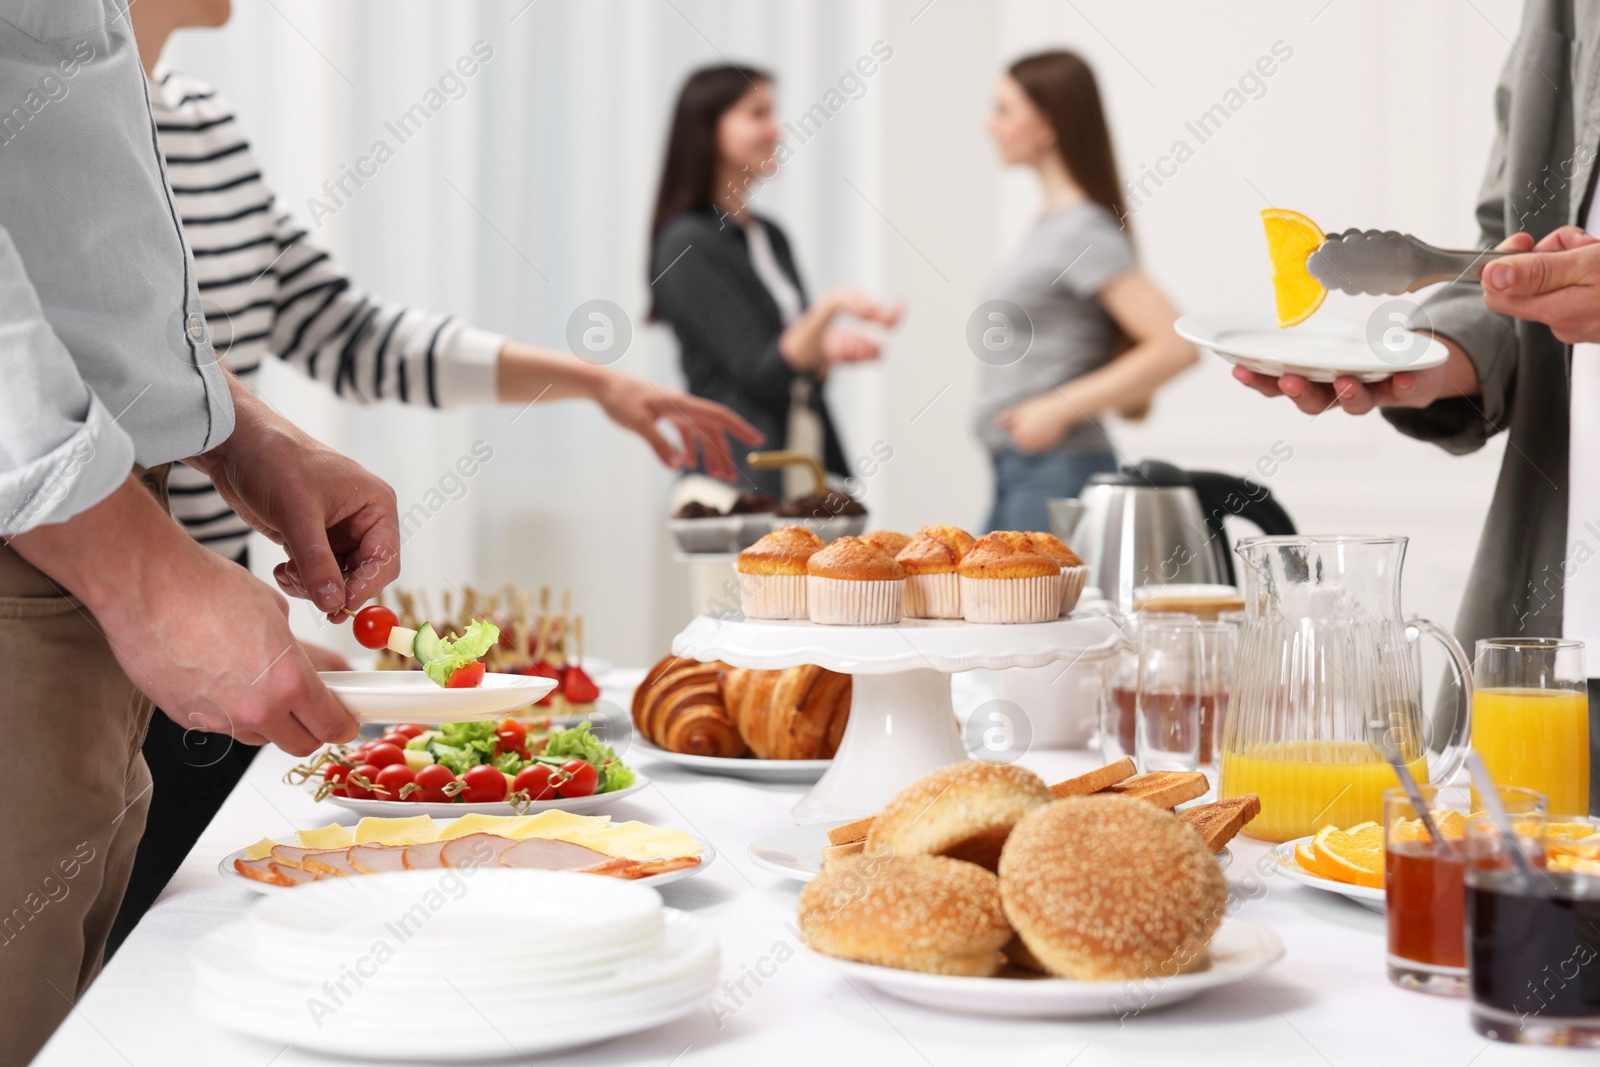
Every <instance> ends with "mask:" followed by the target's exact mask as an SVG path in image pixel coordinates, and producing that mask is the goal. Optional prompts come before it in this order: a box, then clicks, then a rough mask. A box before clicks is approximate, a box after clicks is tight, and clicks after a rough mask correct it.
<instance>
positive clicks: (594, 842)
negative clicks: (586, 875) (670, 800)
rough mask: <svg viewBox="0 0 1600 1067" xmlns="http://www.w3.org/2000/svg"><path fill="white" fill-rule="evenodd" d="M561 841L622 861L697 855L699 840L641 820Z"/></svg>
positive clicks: (568, 836) (576, 835) (575, 834)
mask: <svg viewBox="0 0 1600 1067" xmlns="http://www.w3.org/2000/svg"><path fill="white" fill-rule="evenodd" d="M562 840H563V841H570V842H572V843H573V844H575V845H583V846H584V847H586V848H592V849H594V850H595V851H596V852H603V853H605V854H606V855H607V856H611V857H613V858H615V859H622V860H652V859H677V858H679V857H682V856H698V855H700V843H699V842H698V841H696V840H695V839H694V838H692V837H690V836H689V835H688V834H686V833H684V832H683V831H682V830H669V829H666V828H665V827H661V826H651V825H650V824H649V823H642V822H624V823H616V824H615V825H612V826H607V827H605V828H604V829H602V830H592V831H587V832H578V833H573V834H569V835H567V836H566V837H563V838H562Z"/></svg>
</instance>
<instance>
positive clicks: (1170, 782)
mask: <svg viewBox="0 0 1600 1067" xmlns="http://www.w3.org/2000/svg"><path fill="white" fill-rule="evenodd" d="M1209 788H1211V785H1210V783H1209V782H1207V781H1206V776H1205V775H1204V774H1202V773H1201V772H1199V771H1151V772H1150V773H1148V774H1141V775H1139V776H1138V777H1136V778H1128V779H1125V780H1123V781H1121V782H1118V783H1117V784H1116V785H1113V786H1108V787H1107V788H1105V789H1103V790H1101V792H1105V793H1118V794H1120V795H1122V796H1125V797H1138V798H1139V799H1140V800H1148V801H1149V802H1150V803H1152V804H1154V805H1155V806H1156V807H1158V808H1175V807H1177V806H1178V805H1179V804H1182V803H1183V802H1184V801H1185V800H1193V799H1194V798H1195V797H1198V796H1204V795H1205V792H1206V790H1207V789H1209Z"/></svg>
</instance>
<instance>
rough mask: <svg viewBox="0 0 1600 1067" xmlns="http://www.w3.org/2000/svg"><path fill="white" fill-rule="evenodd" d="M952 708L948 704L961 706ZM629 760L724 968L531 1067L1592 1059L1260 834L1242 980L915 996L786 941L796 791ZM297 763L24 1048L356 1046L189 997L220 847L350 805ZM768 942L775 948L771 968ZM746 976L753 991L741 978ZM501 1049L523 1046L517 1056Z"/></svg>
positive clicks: (51, 1061)
mask: <svg viewBox="0 0 1600 1067" xmlns="http://www.w3.org/2000/svg"><path fill="white" fill-rule="evenodd" d="M606 695H607V697H608V698H609V699H612V700H615V701H617V702H619V703H621V704H622V706H624V707H626V703H625V697H626V693H625V692H623V691H616V690H608V692H607V694H606ZM961 704H962V702H961V701H960V700H959V699H958V701H957V706H958V708H960V707H961ZM967 706H968V707H970V706H971V702H970V701H969V702H968V704H967ZM630 762H631V763H633V764H634V765H635V766H637V767H638V769H639V770H641V771H643V772H644V773H646V774H648V775H649V776H650V777H651V778H652V780H653V784H652V786H651V788H649V789H646V790H644V791H643V792H641V793H639V794H637V795H636V796H634V797H632V798H629V799H628V800H625V801H622V802H619V803H618V804H617V805H616V807H615V809H614V811H613V812H612V814H613V815H614V817H615V818H616V819H618V820H621V819H643V820H646V821H649V822H652V823H658V824H661V825H665V826H676V827H681V828H683V829H686V830H688V831H689V832H691V833H693V834H695V835H697V836H699V837H701V838H703V839H705V840H708V841H710V842H711V843H712V844H713V845H714V846H715V848H716V850H717V852H718V857H717V860H716V862H715V863H714V864H713V865H712V866H711V867H709V868H708V869H707V870H706V871H704V872H703V873H701V874H699V875H697V876H696V877H693V878H689V879H687V880H685V881H681V882H678V883H676V884H673V885H670V886H667V887H665V888H664V889H663V890H662V896H663V897H664V898H665V900H666V902H667V904H668V905H670V906H672V907H676V908H682V909H686V910H688V911H692V912H694V913H695V914H697V915H699V916H700V917H702V918H703V919H705V920H707V921H708V922H709V923H711V924H712V925H713V926H714V927H715V929H716V931H717V933H718V935H719V937H720V940H721V947H722V959H723V974H724V977H725V978H726V979H727V980H728V983H729V984H728V985H727V986H726V987H725V992H724V994H723V995H722V996H720V997H719V998H717V999H716V1000H715V1001H714V1002H712V1003H708V1005H707V1006H706V1008H705V1010H702V1011H697V1012H695V1013H694V1014H692V1015H690V1016H689V1017H687V1018H685V1019H683V1020H680V1021H679V1022H677V1023H674V1024H672V1025H669V1026H664V1027H660V1028H658V1029H655V1030H651V1031H648V1032H645V1033H642V1034H636V1035H633V1036H631V1037H625V1038H620V1039H617V1040H614V1041H610V1042H607V1043H605V1044H602V1045H598V1046H594V1047H591V1048H587V1049H580V1050H577V1051H575V1052H571V1053H568V1054H566V1055H563V1056H556V1057H553V1058H550V1059H546V1060H540V1061H539V1062H541V1063H551V1064H580V1063H581V1064H606V1065H611V1064H651V1065H655V1067H669V1065H671V1067H691V1065H703V1064H729V1065H738V1067H771V1065H775V1064H789V1063H823V1064H828V1065H830V1067H831V1065H833V1064H839V1065H844V1067H853V1065H856V1064H866V1063H870V1064H874V1065H898V1064H910V1065H939V1067H944V1065H950V1067H987V1065H989V1064H999V1063H1014V1064H1015V1063H1038V1064H1052V1065H1061V1064H1071V1065H1073V1067H1096V1065H1112V1064H1114V1065H1118V1067H1126V1065H1137V1064H1159V1065H1162V1067H1166V1065H1170V1064H1183V1065H1186V1067H1192V1065H1200V1064H1227V1065H1234V1064H1257V1063H1259V1064H1314V1065H1319V1067H1330V1065H1331V1067H1345V1065H1350V1067H1368V1065H1372V1064H1396V1065H1404V1067H1420V1065H1434V1064H1440V1065H1448V1067H1468V1065H1469V1064H1471V1065H1473V1067H1496V1065H1501V1064H1520V1063H1541V1064H1550V1063H1558V1062H1559V1063H1568V1064H1577V1063H1592V1062H1594V1061H1595V1057H1594V1055H1593V1054H1592V1053H1591V1054H1588V1055H1585V1054H1584V1053H1580V1052H1568V1051H1559V1050H1548V1049H1530V1048H1524V1047H1519V1046H1512V1045H1502V1044H1497V1043H1493V1042H1486V1041H1484V1040H1483V1039H1482V1038H1480V1037H1478V1036H1477V1035H1476V1034H1475V1033H1474V1032H1473V1031H1472V1028H1471V1026H1470V1024H1469V1023H1468V1021H1467V1009H1466V1005H1465V1003H1464V1002H1463V1001H1459V1000H1449V999H1440V998H1434V997H1428V996H1424V995H1421V994H1417V993H1410V992H1406V991H1403V990H1400V989H1397V988H1395V987H1393V986H1391V985H1390V984H1389V982H1388V980H1387V979H1386V978H1385V976H1384V924H1383V918H1382V916H1380V915H1378V914H1376V913H1374V912H1370V911H1366V910H1364V909H1362V908H1360V907H1358V906H1356V905H1354V904H1351V903H1349V902H1347V901H1345V900H1344V899H1343V898H1340V897H1335V896H1332V895H1329V894H1324V893H1321V892H1318V891H1316V890H1312V889H1307V888H1304V887H1302V886H1298V885H1295V884H1294V883H1292V882H1290V881H1288V880H1287V879H1285V878H1282V877H1274V875H1273V874H1272V869H1271V867H1270V865H1269V863H1268V862H1267V860H1266V858H1265V853H1266V848H1265V846H1263V845H1261V844H1259V843H1257V842H1254V841H1251V840H1250V839H1248V838H1238V839H1235V841H1234V843H1233V846H1232V848H1233V852H1234V862H1233V864H1232V866H1231V867H1230V869H1229V871H1228V880H1229V882H1230V883H1231V884H1232V885H1234V886H1235V887H1237V888H1238V889H1239V891H1240V896H1241V903H1240V905H1239V907H1238V910H1237V911H1236V913H1235V914H1237V915H1238V916H1239V917H1240V918H1244V919H1248V920H1250V921H1252V922H1259V923H1264V924H1266V925H1268V926H1271V927H1272V928H1273V929H1274V930H1276V931H1277V932H1278V934H1279V935H1280V936H1281V937H1282V938H1283V941H1284V944H1285V945H1286V946H1287V954H1286V955H1285V957H1284V958H1283V959H1282V960H1281V961H1280V962H1279V963H1278V964H1277V965H1275V966H1274V967H1273V968H1272V969H1270V970H1269V971H1267V972H1266V973H1264V974H1262V975H1261V976H1259V977H1257V978H1256V979H1255V980H1253V981H1250V982H1248V983H1240V984H1238V985H1235V986H1232V987H1228V988H1224V989H1217V990H1213V991H1211V992H1208V993H1205V994H1202V995H1201V996H1199V997H1197V998H1196V999H1194V1000H1191V1001H1188V1002H1186V1003H1183V1004H1179V1005H1176V1006H1173V1007H1170V1008H1164V1009H1161V1010H1155V1011H1149V1012H1146V1013H1143V1014H1141V1015H1138V1016H1136V1017H1131V1018H1127V1019H1124V1020H1118V1019H1115V1018H1108V1019H1104V1020H1087V1021H1084V1020H1080V1021H1070V1022H1050V1021H1018V1020H995V1019H986V1018H982V1017H976V1016H967V1015H956V1014H945V1013H940V1012H935V1011H931V1010H927V1009H924V1008H920V1007H916V1006H914V1005H911V1004H908V1003H905V1002H903V1001H899V1000H896V999H894V998H892V997H889V996H886V995H883V994H881V993H878V992H876V991H875V990H873V989H871V988H869V987H867V986H865V985H862V984H860V983H858V982H851V981H846V980H844V979H843V978H841V977H839V976H838V975H837V974H836V973H834V972H832V971H830V970H829V969H828V968H827V967H826V966H824V965H823V964H821V963H819V962H817V961H816V960H814V959H812V958H810V957H809V956H808V955H807V954H806V953H805V952H803V951H799V946H798V944H797V943H796V938H795V935H794V934H793V933H792V932H791V931H790V930H789V929H787V928H786V924H788V923H790V922H792V920H793V919H794V909H795V897H796V894H797V893H798V891H799V888H800V886H799V883H797V882H793V881H790V880H787V879H784V878H781V877H777V876H775V875H772V874H768V873H766V872H764V871H762V870H761V869H760V868H757V867H756V866H754V865H753V864H752V863H751V862H750V860H749V858H748V856H747V854H746V849H747V847H748V845H749V843H750V842H751V841H752V840H753V839H755V838H756V837H758V836H760V835H761V834H763V833H765V832H766V831H768V830H771V829H773V828H776V827H780V826H784V825H788V824H789V822H790V820H789V809H790V807H791V806H792V805H793V804H794V802H795V800H796V799H798V798H799V797H800V796H801V795H802V794H803V793H804V791H805V787H802V786H779V785H754V784H751V783H748V782H742V781H738V780H735V779H729V778H715V777H709V776H701V775H697V774H693V773H690V772H686V771H682V770H678V769H676V768H673V767H669V766H665V765H662V764H659V763H656V762H654V761H652V760H651V759H649V758H648V757H645V756H643V755H638V756H636V758H634V759H633V760H630ZM1022 762H1023V763H1024V764H1025V765H1027V766H1030V767H1032V768H1033V769H1035V770H1037V771H1038V772H1039V773H1040V774H1041V775H1043V776H1044V777H1045V778H1046V779H1047V780H1050V781H1057V780H1059V779H1061V778H1065V777H1068V776H1070V775H1072V774H1074V773H1078V772H1080V771H1081V770H1084V769H1087V768H1088V767H1090V766H1092V765H1094V764H1097V763H1098V762H1099V761H1098V760H1097V759H1095V758H1094V757H1093V756H1092V755H1091V754H1089V753H1085V752H1034V753H1030V754H1029V755H1027V756H1025V757H1024V758H1023V760H1022ZM292 763H293V761H292V760H291V759H290V758H288V757H287V756H285V755H283V754H282V753H281V752H278V751H277V750H275V749H269V750H265V751H263V752H262V753H261V755H260V756H259V757H258V758H257V759H256V761H255V763H254V765H253V766H252V767H251V769H250V771H249V773H248V774H247V775H246V777H245V778H244V780H243V781H242V782H241V783H240V785H239V787H238V788H237V789H236V790H235V791H234V793H233V795H232V796H231V797H230V798H229V799H228V801H227V803H226V805H225V806H224V807H223V808H222V810H221V811H220V812H219V813H218V815H217V817H216V819H215V820H214V821H213V822H212V823H211V826H210V827H209V828H208V829H207V831H206V833H205V834H204V836H203V837H202V838H201V840H200V842H199V843H198V844H197V845H196V846H195V849H194V851H193V852H192V853H191V854H190V856H189V858H188V860H187V862H186V863H185V864H184V866H183V868H182V869H181V870H180V871H179V873H178V874H177V876H176V877H175V878H174V880H173V882H172V884H171V885H170V886H169V887H168V890H167V892H166V894H165V895H164V896H163V898H162V899H161V901H160V902H159V903H158V904H157V905H156V906H155V908H153V909H152V910H151V912H150V913H149V915H147V916H146V917H145V919H144V921H143V922H141V923H140V924H139V926H138V928H137V929H136V930H135V931H134V932H133V934H132V936H130V937H129V938H128V940H127V942H126V943H125V944H124V946H123V947H122V950H121V951H120V952H119V953H118V954H117V956H116V957H115V958H114V959H113V960H112V961H111V962H110V963H109V964H108V965H107V967H106V969H105V971H104V973H102V975H101V976H100V978H99V979H98V980H97V981H96V982H95V984H94V985H93V987H91V988H90V990H89V991H88V993H87V994H86V995H85V996H84V997H83V999H82V1001H81V1002H80V1003H79V1004H78V1006H77V1008H76V1009H75V1010H74V1012H73V1014H72V1015H71V1016H70V1017H69V1018H68V1019H67V1021H66V1022H65V1023H64V1024H63V1025H62V1027H61V1029H60V1030H59V1031H58V1032H57V1033H56V1035H55V1036H54V1038H53V1039H52V1040H51V1042H50V1043H49V1045H48V1046H47V1047H46V1048H45V1049H44V1051H43V1052H42V1053H41V1055H40V1057H39V1059H38V1060H37V1061H36V1063H37V1064H39V1065H42V1067H85V1065H92V1064H129V1065H134V1067H169V1065H173V1064H191V1063H193V1064H226V1065H229V1067H268V1065H269V1064H270V1065H272V1067H294V1065H298V1064H305V1063H333V1062H343V1063H349V1062H350V1061H333V1060H325V1059H323V1058H321V1057H317V1056H313V1055H310V1054H308V1053H304V1052H301V1051H300V1050H298V1049H293V1048H288V1049H286V1048H284V1047H282V1046H275V1045H269V1044H265V1043H262V1042H258V1041H255V1040H252V1039H248V1038H243V1037H237V1036H234V1035H233V1034H231V1033H229V1032H227V1031H224V1030H221V1029H219V1028H217V1027H215V1026H213V1025H211V1024H210V1023H208V1022H206V1021H205V1020H203V1019H201V1018H199V1017H198V1016H197V1015H196V1014H195V1013H194V1012H193V1011H192V1010H191V1009H190V1007H189V997H190V990H191V986H192V976H191V973H190V966H189V958H188V957H189V949H190V946H191V945H192V944H193V943H194V942H195V941H196V939H198V938H199V937H201V936H202V935H204V934H205V933H206V932H208V931H210V930H212V929H213V928H215V927H217V926H220V925H222V924H223V923H226V922H229V921H231V920H233V919H235V918H237V917H239V916H240V915H241V914H242V913H243V911H244V909H245V908H246V907H248V906H249V904H250V903H251V902H252V901H253V900H254V899H256V898H255V896H254V895H253V894H251V893H250V892H248V891H246V890H244V889H241V888H237V887H235V886H233V885H230V884H227V883H224V882H223V881H222V880H221V878H220V876H219V875H218V873H217V863H218V861H219V860H221V858H222V857H223V856H225V855H226V854H227V853H229V852H231V851H233V850H235V849H238V848H241V847H243V846H245V845H248V844H250V843H252V842H254V841H256V840H258V839H260V838H261V837H263V836H280V835H283V834H286V833H290V832H292V831H293V830H295V829H298V828H305V827H312V826H319V825H323V824H326V823H327V822H330V821H335V818H334V817H335V816H336V815H338V814H342V813H341V812H340V810H339V809H336V808H332V807H330V806H328V805H318V804H316V803H314V802H313V801H312V800H311V797H310V795H309V794H308V793H306V792H305V791H304V790H301V789H295V788H291V787H289V786H287V785H285V784H284V783H283V782H282V781H281V778H282V775H283V772H284V770H285V769H286V768H287V767H288V766H290V765H291V764H292ZM338 821H350V820H348V819H344V820H338ZM779 957H782V958H783V959H784V960H785V962H783V963H782V964H781V965H775V964H774V962H773V961H774V960H776V959H777V958H779ZM775 966H776V973H773V971H774V967H775ZM758 970H759V971H761V972H765V973H768V974H771V975H772V976H771V977H770V978H762V979H760V984H759V986H758V985H757V983H756V981H755V980H754V979H751V978H747V977H746V975H748V974H751V973H754V972H756V971H758ZM741 979H743V980H744V990H745V991H746V992H745V993H741V992H740V991H739V990H738V989H737V988H736V987H735V986H734V985H733V983H737V982H739V981H740V980H741ZM440 1010H441V1011H446V1012H450V1013H452V1014H453V1015H454V1016H455V1018H456V1019H458V1020H459V1023H460V1025H462V1026H472V1025H475V1024H476V1023H477V1019H476V1017H475V1016H473V1015H472V1014H471V1013H470V1012H469V1011H466V1010H463V1008H462V1006H460V1005H441V1006H440ZM395 1025H396V1026H404V1025H406V1020H404V1019H396V1020H395ZM506 1062H510V1063H520V1062H523V1061H522V1060H521V1059H520V1058H519V1057H515V1056H512V1057H510V1058H509V1059H508V1060H507V1061H506Z"/></svg>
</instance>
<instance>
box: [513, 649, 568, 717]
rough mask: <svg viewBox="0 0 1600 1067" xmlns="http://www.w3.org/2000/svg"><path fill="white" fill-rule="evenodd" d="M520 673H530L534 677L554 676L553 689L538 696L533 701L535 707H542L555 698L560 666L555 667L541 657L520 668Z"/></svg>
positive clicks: (558, 685) (559, 678) (558, 686)
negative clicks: (554, 685)
mask: <svg viewBox="0 0 1600 1067" xmlns="http://www.w3.org/2000/svg"><path fill="white" fill-rule="evenodd" d="M522 673H523V674H531V675H533V676H534V677H536V678H554V679H555V681H556V688H555V689H552V690H551V691H550V692H548V693H546V694H545V695H544V696H542V697H540V698H539V699H538V700H537V701H535V706H536V707H542V706H543V705H546V704H549V703H550V702H551V701H552V700H554V699H555V695H556V690H557V689H560V688H561V668H560V667H557V666H556V665H555V664H554V663H551V662H550V661H549V660H543V659H542V660H540V661H539V662H537V663H534V664H532V665H530V666H527V667H524V668H523V669H522Z"/></svg>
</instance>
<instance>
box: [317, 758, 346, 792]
mask: <svg viewBox="0 0 1600 1067" xmlns="http://www.w3.org/2000/svg"><path fill="white" fill-rule="evenodd" d="M349 777H350V765H349V764H348V763H330V764H328V769H327V770H325V771H323V772H322V780H323V781H324V782H328V783H330V784H332V786H333V789H332V790H331V791H330V795H332V796H336V797H342V796H344V795H345V789H344V784H343V783H344V780H345V779H346V778H349Z"/></svg>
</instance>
